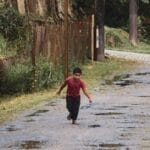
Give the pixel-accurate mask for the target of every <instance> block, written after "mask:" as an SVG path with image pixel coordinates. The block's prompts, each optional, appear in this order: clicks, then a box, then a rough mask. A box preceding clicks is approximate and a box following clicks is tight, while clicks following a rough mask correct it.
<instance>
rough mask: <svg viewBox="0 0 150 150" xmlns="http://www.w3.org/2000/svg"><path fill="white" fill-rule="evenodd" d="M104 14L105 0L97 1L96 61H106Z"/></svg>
mask: <svg viewBox="0 0 150 150" xmlns="http://www.w3.org/2000/svg"><path fill="white" fill-rule="evenodd" d="M104 13H105V0H95V49H94V60H96V61H101V60H103V59H104Z"/></svg>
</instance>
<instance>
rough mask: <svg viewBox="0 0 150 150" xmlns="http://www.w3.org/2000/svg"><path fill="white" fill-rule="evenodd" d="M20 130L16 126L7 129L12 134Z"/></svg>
mask: <svg viewBox="0 0 150 150" xmlns="http://www.w3.org/2000/svg"><path fill="white" fill-rule="evenodd" d="M17 130H19V128H17V127H16V126H15V125H10V126H8V127H6V131H9V132H12V131H17Z"/></svg>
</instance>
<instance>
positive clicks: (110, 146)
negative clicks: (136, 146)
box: [85, 143, 124, 150]
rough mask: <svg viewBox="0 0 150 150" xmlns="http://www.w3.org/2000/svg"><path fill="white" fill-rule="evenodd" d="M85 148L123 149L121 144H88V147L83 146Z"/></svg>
mask: <svg viewBox="0 0 150 150" xmlns="http://www.w3.org/2000/svg"><path fill="white" fill-rule="evenodd" d="M85 146H86V147H91V148H100V149H101V150H102V149H109V150H116V149H118V148H119V149H120V148H121V147H124V145H123V144H114V143H112V144H107V143H106V144H105V143H104V144H89V145H85Z"/></svg>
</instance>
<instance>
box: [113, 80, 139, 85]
mask: <svg viewBox="0 0 150 150" xmlns="http://www.w3.org/2000/svg"><path fill="white" fill-rule="evenodd" d="M136 83H140V82H139V81H135V80H119V81H116V82H114V84H115V85H120V86H128V85H132V84H136Z"/></svg>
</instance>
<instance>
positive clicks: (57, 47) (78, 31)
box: [32, 17, 91, 64]
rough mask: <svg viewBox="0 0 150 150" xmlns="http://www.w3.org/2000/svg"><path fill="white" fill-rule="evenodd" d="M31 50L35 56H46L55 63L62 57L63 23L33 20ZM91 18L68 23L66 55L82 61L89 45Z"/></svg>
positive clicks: (85, 56) (63, 41) (71, 58)
mask: <svg viewBox="0 0 150 150" xmlns="http://www.w3.org/2000/svg"><path fill="white" fill-rule="evenodd" d="M32 30H33V44H32V47H33V50H34V55H35V58H36V57H38V56H39V55H44V56H47V57H48V59H49V60H50V61H51V62H52V63H54V64H56V63H57V62H58V61H59V60H60V58H65V57H64V46H65V45H64V44H65V40H66V39H64V34H65V33H64V23H62V22H61V23H57V24H54V23H48V22H40V23H39V22H33V24H32ZM90 40H91V18H90V17H89V18H87V19H84V20H82V21H74V22H69V23H68V57H69V61H71V60H73V59H75V60H76V61H77V62H83V63H84V61H85V59H86V58H87V53H88V51H89V50H90V47H91V44H90V43H91V41H90Z"/></svg>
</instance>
